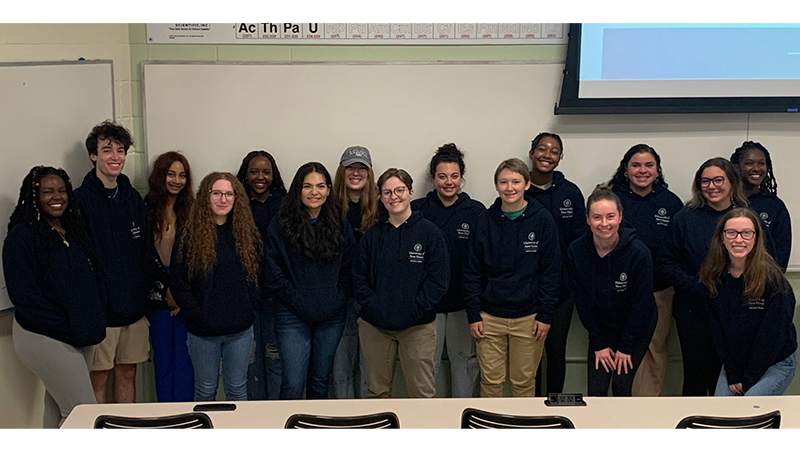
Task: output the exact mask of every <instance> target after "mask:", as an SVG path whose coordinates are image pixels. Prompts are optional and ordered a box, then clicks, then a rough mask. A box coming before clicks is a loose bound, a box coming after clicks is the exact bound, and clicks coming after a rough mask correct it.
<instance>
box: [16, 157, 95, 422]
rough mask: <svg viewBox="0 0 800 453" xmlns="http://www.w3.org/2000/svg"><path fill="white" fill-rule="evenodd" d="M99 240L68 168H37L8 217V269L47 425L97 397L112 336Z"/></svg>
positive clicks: (20, 334) (20, 335)
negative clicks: (101, 349)
mask: <svg viewBox="0 0 800 453" xmlns="http://www.w3.org/2000/svg"><path fill="white" fill-rule="evenodd" d="M96 265H97V261H96V260H95V258H94V253H93V246H92V242H91V240H90V239H89V235H88V233H87V231H86V226H85V225H84V220H83V217H82V215H81V212H80V210H79V209H78V204H77V202H76V200H75V196H74V195H73V192H72V184H71V183H70V180H69V177H68V176H67V173H66V172H65V171H64V170H61V169H55V168H53V167H42V166H38V167H33V168H32V169H31V170H30V172H28V174H27V176H25V178H24V179H23V181H22V188H21V189H20V192H19V201H18V202H17V207H16V208H15V209H14V212H13V213H12V214H11V219H10V221H9V222H8V235H7V236H6V239H5V244H4V246H3V272H4V275H5V279H6V285H7V289H8V297H9V298H10V299H11V303H12V304H14V308H15V309H16V311H15V312H14V322H13V327H12V337H13V339H14V350H15V351H16V352H17V356H18V357H19V359H20V361H21V362H22V363H24V364H25V366H26V367H28V368H29V369H30V370H31V371H33V373H34V374H36V376H38V377H39V379H41V380H42V382H43V383H44V387H45V392H44V417H43V426H44V427H45V428H58V427H59V426H60V425H61V423H63V421H64V419H66V418H67V416H68V415H69V413H70V412H71V411H72V408H74V407H75V406H77V405H78V404H94V403H96V402H97V401H96V400H95V397H94V391H93V390H92V383H91V380H90V379H89V370H90V369H91V366H92V360H93V358H94V346H95V345H96V344H98V343H100V342H101V341H102V340H103V339H104V338H105V336H106V310H105V308H106V307H105V298H104V297H101V295H100V292H99V290H98V288H99V287H100V285H98V284H97V268H96Z"/></svg>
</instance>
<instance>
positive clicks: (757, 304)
mask: <svg viewBox="0 0 800 453" xmlns="http://www.w3.org/2000/svg"><path fill="white" fill-rule="evenodd" d="M747 308H749V309H750V310H763V309H764V299H758V300H754V301H753V302H751V303H749V304H747Z"/></svg>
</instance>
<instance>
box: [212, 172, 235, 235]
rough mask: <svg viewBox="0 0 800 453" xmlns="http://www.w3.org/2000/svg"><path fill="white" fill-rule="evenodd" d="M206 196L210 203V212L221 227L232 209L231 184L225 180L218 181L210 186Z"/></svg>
mask: <svg viewBox="0 0 800 453" xmlns="http://www.w3.org/2000/svg"><path fill="white" fill-rule="evenodd" d="M208 195H209V197H210V201H211V212H213V213H214V217H215V218H216V220H217V224H219V225H222V224H223V223H225V221H227V219H228V213H230V212H231V209H233V203H234V193H233V184H231V182H230V181H228V180H227V179H218V180H216V181H214V184H212V185H211V193H210V194H208ZM220 222H221V223H220Z"/></svg>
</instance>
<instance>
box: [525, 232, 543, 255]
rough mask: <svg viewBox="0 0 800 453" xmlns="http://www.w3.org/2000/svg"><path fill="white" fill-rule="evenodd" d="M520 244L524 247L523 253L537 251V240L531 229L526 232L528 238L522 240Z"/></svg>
mask: <svg viewBox="0 0 800 453" xmlns="http://www.w3.org/2000/svg"><path fill="white" fill-rule="evenodd" d="M522 246H523V247H524V248H525V253H536V252H538V251H539V241H537V240H536V233H534V232H533V231H531V232H530V233H528V240H527V241H522Z"/></svg>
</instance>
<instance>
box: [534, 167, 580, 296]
mask: <svg viewBox="0 0 800 453" xmlns="http://www.w3.org/2000/svg"><path fill="white" fill-rule="evenodd" d="M525 193H526V195H529V196H531V197H533V199H535V200H536V201H538V202H539V203H540V204H541V205H542V206H544V208H545V210H546V211H547V212H549V213H550V215H552V216H553V220H555V222H556V228H557V229H558V243H559V250H560V251H561V256H562V257H566V256H567V247H569V244H570V243H571V242H572V241H574V240H575V239H578V238H579V237H581V236H583V234H584V233H585V232H586V231H587V230H588V228H589V227H588V226H587V225H586V202H585V200H584V199H583V194H582V193H581V189H579V188H578V186H576V185H575V184H573V183H572V182H571V181H569V180H568V179H566V178H564V173H561V172H560V171H557V170H556V171H554V172H553V183H552V185H551V186H550V187H548V188H547V189H544V190H543V189H540V188H538V187H536V186H534V185H533V184H531V187H530V188H529V189H528V190H527V191H526V192H525ZM561 272H562V274H561V275H562V281H561V289H560V291H561V292H560V298H562V299H563V298H564V297H566V295H567V293H568V292H569V290H568V288H567V284H568V282H569V279H568V277H567V273H566V272H567V264H566V262H564V263H563V267H562V269H561Z"/></svg>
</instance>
